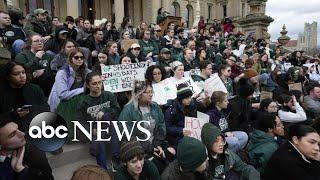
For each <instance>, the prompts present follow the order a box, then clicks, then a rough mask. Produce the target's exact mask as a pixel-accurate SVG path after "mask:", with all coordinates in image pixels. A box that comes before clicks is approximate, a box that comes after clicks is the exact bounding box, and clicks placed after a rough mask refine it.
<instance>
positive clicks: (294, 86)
mask: <svg viewBox="0 0 320 180" xmlns="http://www.w3.org/2000/svg"><path fill="white" fill-rule="evenodd" d="M288 86H289V90H299V91H301V92H302V86H301V83H294V84H288Z"/></svg>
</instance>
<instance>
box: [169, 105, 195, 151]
mask: <svg viewBox="0 0 320 180" xmlns="http://www.w3.org/2000/svg"><path fill="white" fill-rule="evenodd" d="M165 108H167V109H166V111H165V121H166V129H167V141H168V142H169V144H171V145H173V146H174V147H176V146H177V145H178V142H179V140H180V139H182V138H183V133H182V130H183V128H184V127H185V126H184V120H185V117H186V116H188V117H197V107H196V103H195V102H194V101H193V100H192V101H191V103H190V105H189V107H188V108H189V109H190V110H191V112H190V114H189V115H187V114H185V113H184V112H183V109H182V105H181V104H180V102H179V101H178V99H174V100H169V101H168V103H167V105H166V107H165Z"/></svg>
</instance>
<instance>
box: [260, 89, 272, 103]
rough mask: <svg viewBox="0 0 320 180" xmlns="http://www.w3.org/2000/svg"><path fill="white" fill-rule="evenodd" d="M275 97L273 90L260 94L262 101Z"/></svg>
mask: <svg viewBox="0 0 320 180" xmlns="http://www.w3.org/2000/svg"><path fill="white" fill-rule="evenodd" d="M272 97H273V93H272V92H268V91H261V94H260V102H261V101H262V100H264V99H268V98H270V99H272Z"/></svg>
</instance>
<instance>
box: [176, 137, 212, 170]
mask: <svg viewBox="0 0 320 180" xmlns="http://www.w3.org/2000/svg"><path fill="white" fill-rule="evenodd" d="M207 158H208V152H207V149H206V146H205V145H204V144H203V143H202V142H201V141H199V140H198V139H196V138H193V137H188V136H185V137H183V138H182V139H181V140H180V142H179V144H178V146H177V159H178V163H179V166H180V167H181V169H182V170H183V171H184V172H188V171H193V170H195V169H196V168H197V167H199V166H200V165H201V164H202V163H203V162H205V161H206V160H207Z"/></svg>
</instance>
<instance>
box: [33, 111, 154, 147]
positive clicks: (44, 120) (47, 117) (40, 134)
mask: <svg viewBox="0 0 320 180" xmlns="http://www.w3.org/2000/svg"><path fill="white" fill-rule="evenodd" d="M87 123H89V130H87V129H86V128H85V127H84V126H83V125H82V124H81V123H79V122H78V121H72V124H73V139H72V141H75V142H77V141H79V139H78V137H77V135H79V134H77V132H81V133H82V135H84V136H85V137H86V138H87V139H88V140H89V141H110V140H111V136H110V137H109V138H107V139H105V138H104V137H105V136H104V135H105V133H107V134H111V133H110V132H109V129H110V128H109V127H110V125H111V124H112V125H113V127H114V130H115V132H116V135H117V138H118V139H119V141H121V140H122V138H123V137H124V136H126V139H127V140H130V139H131V136H132V133H133V130H134V129H135V128H137V129H138V130H139V131H140V132H142V133H144V134H145V135H146V136H145V137H146V138H144V139H140V138H139V137H136V138H137V140H138V141H147V140H148V139H149V138H150V137H151V133H150V132H149V130H147V129H146V128H144V127H143V125H144V124H145V123H147V124H149V125H150V122H149V121H139V122H136V121H132V128H130V129H131V130H130V131H129V130H128V129H129V128H128V127H127V122H126V121H111V122H110V121H87ZM119 123H120V126H119ZM94 124H96V129H97V131H96V134H95V135H94V134H93V128H92V127H93V125H94ZM105 125H107V126H108V128H103V127H105ZM28 134H29V137H30V142H31V143H32V144H33V145H34V146H35V147H37V148H38V149H39V150H41V151H45V152H52V151H56V150H58V149H59V148H61V147H62V146H63V145H64V144H65V142H66V141H67V139H68V136H69V134H68V128H67V123H66V122H65V120H64V119H63V118H62V117H61V116H59V115H58V114H56V113H53V112H44V113H41V114H39V115H37V116H36V117H34V118H33V120H32V121H31V123H30V126H29V132H28ZM93 137H95V139H94V138H93ZM69 139H71V138H69Z"/></svg>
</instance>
